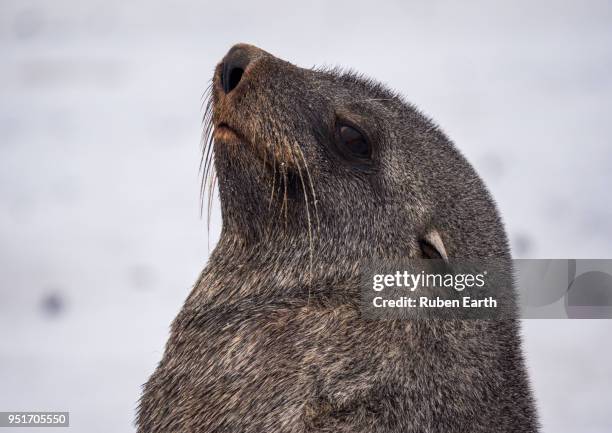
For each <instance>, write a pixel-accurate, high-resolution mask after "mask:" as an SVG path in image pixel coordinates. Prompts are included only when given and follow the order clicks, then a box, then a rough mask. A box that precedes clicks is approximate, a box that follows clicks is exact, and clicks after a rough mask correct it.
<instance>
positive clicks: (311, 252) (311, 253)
mask: <svg viewBox="0 0 612 433" xmlns="http://www.w3.org/2000/svg"><path fill="white" fill-rule="evenodd" d="M294 147H296V148H297V149H299V151H300V154H301V155H302V158H303V157H304V154H303V152H302V149H301V148H300V146H299V144H297V143H295V146H290V147H289V151H290V152H291V159H292V160H293V163H294V164H295V166H296V167H297V170H298V175H299V176H300V182H301V184H302V190H303V191H304V204H305V207H306V221H307V223H308V263H309V266H308V268H309V269H308V305H310V292H311V289H312V281H313V279H314V275H313V274H314V272H313V267H314V265H313V263H314V242H313V238H312V222H311V219H310V206H308V192H307V189H306V183H305V182H304V174H303V173H302V169H301V168H300V163H299V161H298V160H296V158H295V153H294V149H293V148H294ZM304 163H306V161H305V160H304Z"/></svg>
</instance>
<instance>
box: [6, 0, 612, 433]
mask: <svg viewBox="0 0 612 433" xmlns="http://www.w3.org/2000/svg"><path fill="white" fill-rule="evenodd" d="M329 3H330V2H328V1H322V0H320V1H303V2H299V3H295V2H294V3H293V4H291V3H289V2H283V1H278V2H264V1H234V2H222V1H215V2H206V1H201V0H200V1H174V2H151V1H144V0H122V1H118V0H105V1H85V0H83V1H69V0H54V1H32V0H1V1H0V50H1V51H0V53H1V57H0V65H1V67H0V89H1V96H2V97H1V99H0V410H69V411H70V412H71V424H72V431H75V432H92V433H95V432H101V433H108V432H116V433H122V432H133V431H134V427H133V418H134V410H135V408H136V404H137V399H138V397H139V394H140V386H141V384H143V383H144V382H145V381H146V379H147V378H148V376H149V374H150V373H151V372H152V371H153V369H154V367H155V365H156V363H157V362H158V361H159V359H160V358H161V355H162V351H163V345H164V343H165V340H166V338H167V334H168V326H169V324H170V322H171V320H172V319H173V317H174V316H175V315H176V313H177V312H178V310H179V309H180V306H181V304H182V302H183V300H184V299H185V297H186V296H187V294H188V292H189V291H190V288H191V285H192V284H193V282H194V281H195V279H196V277H197V275H198V273H199V272H200V270H201V268H202V267H203V265H204V263H205V262H206V259H207V256H208V251H209V249H208V246H207V244H208V243H209V240H208V239H207V234H206V223H205V221H204V220H202V219H200V217H199V195H198V194H199V177H198V164H199V153H200V147H199V141H200V133H201V116H202V111H201V108H200V105H201V102H202V101H201V95H202V93H203V91H204V89H205V87H206V86H207V84H208V81H209V79H210V77H211V75H212V71H213V68H214V65H215V63H216V62H217V61H218V60H219V59H220V58H221V57H222V56H223V55H224V53H225V52H226V51H227V50H228V49H229V47H230V46H231V45H232V44H234V43H235V42H249V43H253V44H255V45H258V46H260V47H262V48H264V49H266V50H268V51H270V52H272V53H273V54H275V55H277V56H279V57H282V58H284V59H287V60H289V61H291V62H294V63H297V64H299V65H300V66H305V67H310V66H313V65H343V66H348V67H352V68H354V69H356V70H358V71H361V72H364V73H366V74H367V75H370V76H372V77H374V78H376V79H378V80H381V81H383V82H385V83H387V84H388V85H389V86H391V87H392V88H394V89H397V90H399V91H400V92H401V93H402V94H403V95H404V96H405V97H406V98H407V99H408V100H410V101H411V102H414V103H415V104H417V105H418V106H419V107H420V108H421V109H422V110H423V111H425V112H426V113H427V114H429V115H431V116H432V117H433V118H434V119H435V120H437V121H438V123H439V124H440V125H441V126H442V127H443V129H444V130H445V131H446V132H447V133H448V135H449V136H450V137H451V138H452V139H453V140H454V141H455V142H456V144H457V146H458V147H459V148H460V149H461V150H462V151H463V152H464V154H465V155H466V156H467V157H468V159H469V160H470V161H471V162H472V163H473V164H474V165H475V167H476V168H477V170H478V171H479V172H480V173H481V175H482V176H483V177H484V179H485V181H486V182H487V184H488V185H489V187H490V189H491V190H492V193H493V195H494V196H495V198H496V200H497V202H498V204H499V207H500V210H501V213H502V215H503V216H504V220H505V222H506V224H507V229H508V233H509V235H510V238H511V241H512V246H513V252H514V255H515V257H541V258H551V257H552V258H554V257H559V258H562V257H577V258H612V224H611V221H612V200H611V199H610V188H611V187H612V171H611V168H612V151H611V150H610V143H609V141H610V138H611V137H612V122H610V113H611V112H612V106H611V105H612V73H611V69H612V4H611V3H610V2H609V1H596V0H593V1H586V2H585V1H581V0H576V1H567V0H564V1H538V2H533V1H526V0H522V1H495V2H491V1H485V0H481V1H467V2H456V1H450V0H448V1H440V0H429V1H422V2H414V1H399V0H398V1H394V2H393V1H376V2H362V1H355V0H353V1H350V2H334V3H333V5H332V4H329ZM217 209H218V207H217ZM218 230H219V217H218V213H215V215H214V220H213V224H212V230H211V239H210V245H211V248H212V247H213V246H214V241H215V238H216V236H217V234H218ZM523 325H524V326H523V329H524V335H525V342H526V353H527V361H528V364H529V369H530V373H531V375H532V379H533V385H534V390H535V394H536V398H537V402H538V407H539V409H540V415H541V420H542V424H543V431H544V432H547V433H553V432H554V433H565V432H568V433H569V432H581V433H588V432H598V433H604V432H610V431H612V415H611V414H610V407H612V367H610V366H611V365H612V347H611V345H610V342H611V337H612V321H580V320H575V321H569V320H567V321H561V320H555V321H546V320H529V321H524V322H523ZM24 431H25V430H24Z"/></svg>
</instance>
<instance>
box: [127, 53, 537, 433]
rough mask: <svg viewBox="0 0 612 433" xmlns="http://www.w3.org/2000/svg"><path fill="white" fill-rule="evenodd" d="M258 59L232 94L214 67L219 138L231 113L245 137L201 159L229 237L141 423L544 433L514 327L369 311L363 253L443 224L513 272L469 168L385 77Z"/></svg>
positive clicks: (143, 428)
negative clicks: (364, 307) (346, 132)
mask: <svg viewBox="0 0 612 433" xmlns="http://www.w3.org/2000/svg"><path fill="white" fill-rule="evenodd" d="M243 47H244V49H246V50H257V49H256V48H254V47H251V46H243ZM253 55H256V56H259V57H258V61H257V62H255V63H254V65H253V66H252V67H251V69H249V70H247V71H246V72H245V76H244V77H245V78H243V80H244V83H241V84H240V86H239V87H237V88H236V89H235V90H234V92H236V93H235V94H234V95H232V98H231V99H230V98H225V99H224V100H223V101H220V96H219V95H220V93H219V88H218V86H219V84H218V74H219V68H217V71H216V73H215V74H216V75H215V80H214V81H213V85H212V87H211V91H210V92H211V98H210V103H209V105H208V109H207V110H206V115H205V125H206V127H207V128H208V129H207V130H206V129H205V133H206V134H208V133H210V132H211V131H212V129H211V128H212V125H214V124H216V123H215V122H219V121H221V120H224V121H228V122H232V123H233V124H234V125H235V126H236V127H239V129H240V131H241V133H242V135H243V136H244V137H245V144H244V146H237V145H235V144H231V145H228V144H227V143H219V142H215V140H209V141H208V144H209V145H208V146H207V147H206V149H205V151H204V153H203V155H204V156H203V165H204V166H205V169H204V171H205V176H204V177H205V182H207V183H205V184H207V185H208V188H209V190H210V191H212V189H213V186H212V185H213V182H211V181H210V180H211V179H212V176H213V173H214V176H215V177H216V179H218V184H219V195H220V199H221V208H222V209H221V210H222V216H223V228H222V233H221V238H220V241H219V243H218V244H217V246H216V248H215V249H214V251H213V253H212V254H211V257H210V260H209V262H208V264H207V266H206V268H205V269H204V271H203V272H202V274H201V276H200V278H199V280H198V281H197V283H196V285H195V287H194V288H193V291H192V292H191V294H190V295H189V297H188V299H187V300H186V302H185V305H184V307H183V309H182V310H181V312H180V313H179V315H178V317H177V318H176V319H175V321H174V322H173V324H172V330H171V336H170V339H169V341H168V343H167V345H166V350H165V353H164V356H163V358H162V360H161V362H160V364H159V366H158V367H157V369H156V371H155V372H154V374H153V375H152V376H151V378H150V379H149V381H148V382H147V384H146V385H145V387H144V393H143V396H142V399H141V401H140V408H139V411H138V417H137V425H138V431H139V432H141V433H144V432H151V433H154V432H155V433H156V432H232V433H233V432H245V433H247V432H253V433H255V432H257V433H260V432H296V433H297V432H313V433H314V432H381V433H391V432H404V433H408V432H415V433H416V432H483V433H484V432H488V433H491V432H493V433H495V432H499V433H502V432H519V431H520V432H535V431H537V420H536V415H535V409H534V403H533V400H532V396H531V392H530V389H529V384H528V380H527V377H526V373H525V368H524V364H523V359H522V355H521V343H520V337H519V330H518V324H517V321H516V320H515V319H511V320H503V321H501V320H497V321H493V320H471V321H470V320H464V321H459V320H453V321H450V320H444V321H443V320H433V319H432V320H416V321H365V320H363V319H362V318H361V317H360V310H359V307H358V297H359V289H358V286H359V269H360V265H361V264H362V263H363V261H364V260H367V259H368V258H369V257H371V256H373V255H377V256H382V257H389V258H392V257H418V256H419V254H420V252H419V246H418V240H419V238H420V237H422V236H423V234H424V233H425V232H426V231H427V230H429V229H431V228H432V227H434V228H435V229H436V230H437V231H438V232H439V233H440V235H441V237H442V239H443V242H444V245H445V248H446V250H447V251H448V254H449V256H452V257H456V258H470V259H477V258H497V259H501V260H503V261H505V262H506V263H507V266H508V269H510V261H509V260H510V253H509V248H508V244H507V240H506V235H505V232H504V229H503V225H502V223H501V221H500V218H499V216H498V214H497V211H496V208H495V204H494V203H493V201H492V199H491V198H490V196H489V194H488V192H487V190H486V188H485V187H484V185H483V183H482V182H481V180H480V179H479V177H478V176H477V174H476V173H475V172H474V170H473V169H472V168H471V166H470V165H469V164H468V163H467V162H466V161H465V159H464V158H463V157H462V156H461V155H460V154H459V152H458V151H457V150H456V149H455V148H454V146H453V145H452V143H451V142H450V141H449V140H448V138H447V137H446V136H445V135H444V134H443V133H442V132H441V131H440V129H439V128H438V127H436V126H435V124H433V123H432V122H431V121H430V120H428V119H427V118H425V117H424V116H423V115H422V114H420V113H419V112H418V111H417V110H416V109H415V108H414V107H412V106H411V105H410V104H407V103H405V102H404V101H403V100H402V99H401V98H400V97H399V96H397V95H396V94H394V93H392V92H390V91H388V90H387V89H385V88H384V87H382V86H380V85H379V84H377V83H374V82H372V81H370V80H367V79H364V78H363V77H360V76H358V75H356V74H353V73H345V72H342V71H339V70H306V69H301V68H298V67H296V66H294V65H291V64H289V63H287V62H284V61H282V60H280V59H277V58H275V57H273V56H271V55H269V54H268V53H265V52H263V51H259V50H257V51H256V53H255V52H254V54H253ZM232 93H233V92H232ZM338 116H340V117H342V118H350V120H351V121H353V122H355V123H358V124H359V125H360V127H362V128H363V130H364V131H366V133H367V134H368V136H369V137H370V139H371V140H372V141H373V142H374V143H375V145H376V146H377V148H376V149H377V150H376V154H375V160H376V163H375V164H374V165H373V166H372V167H369V168H368V169H356V168H355V167H351V166H350V165H347V164H346V163H344V162H343V161H342V160H341V159H340V158H338V157H337V155H335V154H334V153H333V151H332V150H330V149H331V148H332V146H331V143H332V140H333V133H332V131H333V128H334V122H335V121H336V119H337V117H338ZM206 179H208V180H206ZM508 284H509V285H508V290H509V291H511V290H512V286H511V285H512V283H511V282H509V283H508Z"/></svg>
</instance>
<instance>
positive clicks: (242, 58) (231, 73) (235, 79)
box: [220, 44, 265, 94]
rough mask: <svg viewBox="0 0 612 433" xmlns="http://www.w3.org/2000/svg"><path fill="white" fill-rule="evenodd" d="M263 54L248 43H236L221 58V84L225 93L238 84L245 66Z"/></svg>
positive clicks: (263, 52) (263, 53)
mask: <svg viewBox="0 0 612 433" xmlns="http://www.w3.org/2000/svg"><path fill="white" fill-rule="evenodd" d="M264 55H265V51H263V50H261V49H259V48H257V47H254V46H253V45H248V44H236V45H234V46H233V47H232V48H230V50H229V51H228V52H227V54H226V55H225V57H224V58H223V62H222V63H223V64H222V67H221V77H220V78H221V86H222V87H223V91H224V92H225V93H226V94H227V93H230V92H231V91H232V90H234V89H235V88H236V86H238V84H239V83H240V81H241V80H242V76H243V74H244V71H245V70H246V69H247V66H249V65H250V64H252V63H253V62H254V61H255V60H257V59H258V58H260V57H262V56H264Z"/></svg>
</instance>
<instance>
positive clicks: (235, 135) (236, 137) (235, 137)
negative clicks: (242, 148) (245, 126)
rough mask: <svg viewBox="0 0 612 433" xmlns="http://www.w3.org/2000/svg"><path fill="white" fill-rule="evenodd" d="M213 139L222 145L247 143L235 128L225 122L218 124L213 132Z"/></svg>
mask: <svg viewBox="0 0 612 433" xmlns="http://www.w3.org/2000/svg"><path fill="white" fill-rule="evenodd" d="M213 137H214V139H215V140H219V141H221V142H224V143H233V142H240V143H248V140H247V139H246V138H245V137H244V135H243V134H242V133H241V132H240V131H238V130H237V129H236V128H234V127H232V126H230V125H229V124H228V123H227V122H219V123H218V124H217V125H216V126H215V128H214V131H213Z"/></svg>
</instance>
